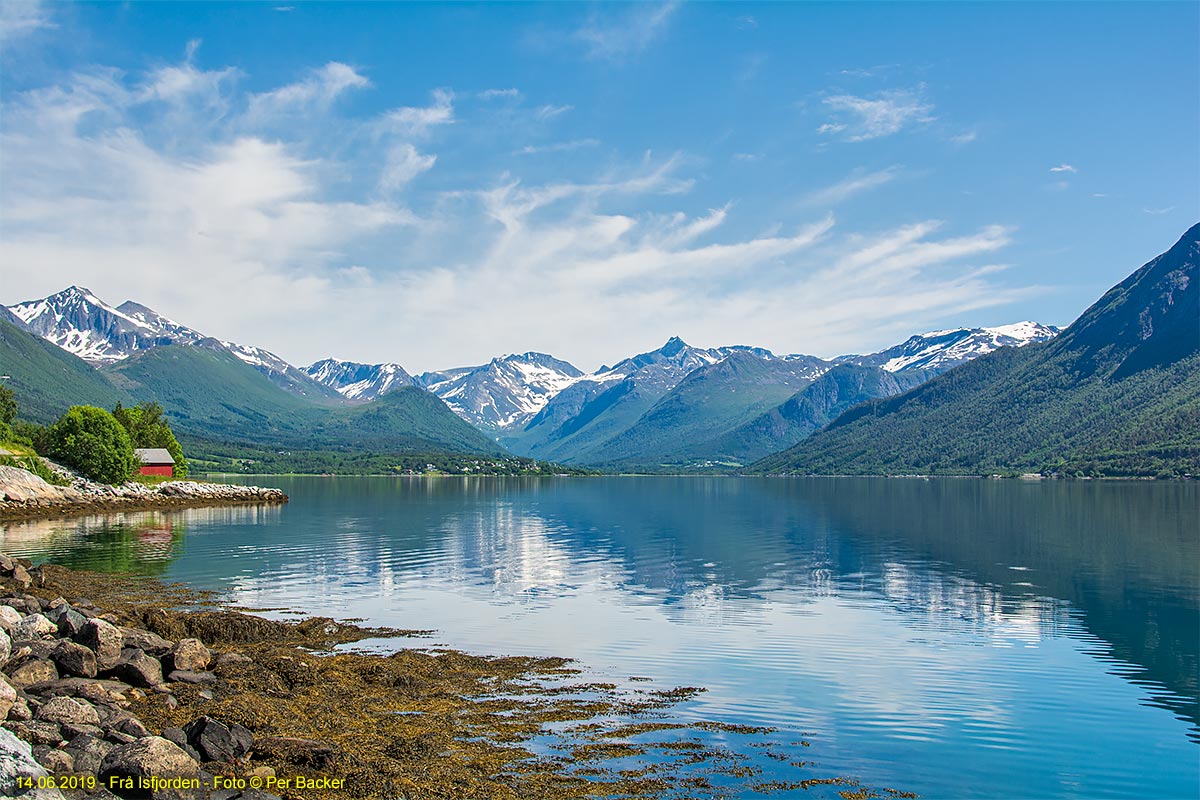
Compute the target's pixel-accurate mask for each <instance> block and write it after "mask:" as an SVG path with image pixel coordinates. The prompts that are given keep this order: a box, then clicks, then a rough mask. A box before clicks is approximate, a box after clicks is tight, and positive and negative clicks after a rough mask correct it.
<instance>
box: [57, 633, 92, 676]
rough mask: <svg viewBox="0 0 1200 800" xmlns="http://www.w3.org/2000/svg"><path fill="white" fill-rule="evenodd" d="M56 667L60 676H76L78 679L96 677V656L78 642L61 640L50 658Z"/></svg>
mask: <svg viewBox="0 0 1200 800" xmlns="http://www.w3.org/2000/svg"><path fill="white" fill-rule="evenodd" d="M50 657H51V658H52V659H53V660H54V663H55V664H57V665H58V672H59V674H60V675H76V676H78V677H80V678H94V677H96V670H97V666H96V654H95V653H94V652H92V650H91V649H90V648H87V647H84V646H83V645H81V644H79V643H78V642H72V641H71V640H69V639H63V640H62V641H60V642H59V643H58V646H57V647H55V648H54V652H53V653H52V654H51V656H50Z"/></svg>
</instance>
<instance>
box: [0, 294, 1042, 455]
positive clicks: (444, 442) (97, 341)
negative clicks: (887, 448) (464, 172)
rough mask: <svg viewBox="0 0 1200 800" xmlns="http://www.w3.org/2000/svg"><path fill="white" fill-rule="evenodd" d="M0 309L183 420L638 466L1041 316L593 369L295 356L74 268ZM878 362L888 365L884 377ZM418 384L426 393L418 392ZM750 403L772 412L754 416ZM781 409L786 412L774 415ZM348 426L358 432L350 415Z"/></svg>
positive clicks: (968, 349) (898, 385)
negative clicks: (843, 348) (862, 340)
mask: <svg viewBox="0 0 1200 800" xmlns="http://www.w3.org/2000/svg"><path fill="white" fill-rule="evenodd" d="M4 311H5V316H4V318H5V319H6V320H7V322H8V323H9V324H10V325H13V326H15V327H18V328H20V329H22V330H23V331H24V332H25V333H28V334H36V335H37V336H39V337H41V338H42V339H43V340H44V342H45V343H50V344H53V345H55V346H57V348H58V349H59V350H60V351H61V352H62V353H64V354H71V355H72V356H77V357H78V359H80V360H82V361H83V362H86V364H72V366H71V368H70V370H69V371H71V372H73V373H76V374H78V375H83V374H89V372H88V369H87V366H88V365H91V367H92V371H93V372H95V373H96V374H95V375H91V374H89V380H88V381H85V382H84V384H86V385H88V386H90V387H91V388H90V389H89V390H88V392H86V393H85V394H88V396H95V397H97V398H104V399H105V402H110V403H111V402H115V400H124V401H126V402H133V401H137V400H141V399H154V400H157V401H158V402H160V403H162V404H163V406H164V407H165V408H166V409H167V412H168V414H169V415H170V416H171V417H172V418H173V419H174V420H176V425H177V427H179V428H180V429H181V430H182V431H183V432H184V433H185V434H190V435H192V436H195V437H207V438H214V437H215V438H217V439H225V440H240V441H245V442H250V443H254V444H261V445H271V446H286V447H350V446H363V445H366V444H371V445H372V446H375V447H389V448H401V449H403V448H407V447H410V446H412V447H431V446H436V447H452V448H455V449H458V450H465V451H467V452H489V451H490V452H495V451H497V450H498V449H499V446H500V445H502V446H503V447H504V448H507V449H508V450H509V451H510V452H513V453H516V454H518V455H521V456H528V457H533V458H538V459H546V460H554V461H559V462H563V463H571V464H581V465H599V466H606V467H613V468H638V469H661V468H669V467H676V466H683V467H688V468H691V467H695V466H701V467H703V466H712V465H714V464H721V465H726V466H728V465H738V464H742V463H748V462H749V461H751V460H753V459H755V458H758V457H761V456H762V455H766V454H767V453H770V452H774V451H776V450H779V449H781V448H784V447H787V446H790V445H792V444H794V443H796V442H798V441H800V439H802V438H803V437H804V436H807V435H808V434H809V433H811V431H813V430H815V429H816V428H818V427H820V425H822V424H824V422H827V421H828V420H829V419H832V417H833V416H836V413H837V412H838V411H840V410H844V409H845V408H849V407H850V406H851V405H854V404H855V403H857V402H861V401H862V400H866V399H872V398H878V397H885V396H888V395H889V394H892V393H895V392H898V391H902V390H903V389H905V388H907V387H910V386H913V385H916V384H917V383H919V382H921V381H924V380H927V379H928V378H929V377H931V376H932V375H935V374H937V373H938V372H939V371H942V370H945V369H949V368H950V367H952V366H954V365H956V364H959V363H962V362H964V361H966V360H969V359H971V358H973V357H976V356H978V355H982V354H984V353H988V352H991V351H992V350H994V349H996V348H998V347H1001V346H1005V345H1018V346H1019V345H1024V344H1028V343H1030V342H1036V341H1042V340H1044V339H1047V338H1049V337H1051V336H1053V335H1055V333H1057V329H1056V328H1053V327H1049V326H1043V325H1038V324H1036V323H1032V322H1025V323H1018V324H1016V325H1010V326H1005V327H1003V328H978V329H965V328H964V329H956V330H951V331H936V332H933V333H928V334H920V335H917V336H913V337H911V338H910V339H908V340H907V341H905V342H903V343H901V344H898V345H896V346H895V347H891V348H888V349H887V350H884V351H880V352H879V353H872V354H867V355H848V356H841V357H839V358H836V359H832V360H825V359H820V358H817V357H815V356H807V355H783V356H779V355H776V354H774V353H772V352H771V351H769V350H766V349H764V348H759V347H750V346H745V345H735V346H729V347H718V348H699V347H693V346H691V345H689V344H687V343H686V342H684V341H682V340H681V339H679V338H677V337H673V338H671V339H670V340H668V341H667V342H666V343H665V344H664V345H663V346H662V347H660V348H658V349H656V350H652V351H648V352H645V353H640V354H637V355H634V356H630V357H628V358H625V359H622V360H620V361H617V362H616V363H614V364H613V365H612V366H602V367H601V368H599V369H598V370H596V371H595V372H592V373H584V372H583V371H582V370H580V369H578V368H577V367H575V366H574V365H572V364H570V363H568V362H566V361H563V360H560V359H557V358H554V357H553V356H550V355H547V354H545V353H536V352H527V353H521V354H512V355H505V356H501V357H498V358H494V359H492V360H491V361H489V362H488V363H486V364H483V365H479V366H473V367H456V368H451V369H445V370H437V371H431V372H425V373H421V374H419V375H415V376H414V375H412V374H410V373H409V372H408V371H407V370H405V369H404V368H403V367H402V366H401V365H399V364H396V363H384V364H361V363H355V362H349V361H339V360H335V359H325V360H322V361H318V362H316V363H314V364H312V365H310V366H308V367H305V368H303V369H298V368H296V367H294V366H292V365H291V364H289V363H288V362H287V361H285V360H284V359H283V358H281V357H279V356H277V355H275V354H274V353H272V352H270V351H268V350H264V349H262V348H258V347H254V346H250V345H243V344H239V343H236V342H230V341H225V340H221V339H217V338H214V337H210V336H206V335H205V334H203V333H201V332H199V331H197V330H195V329H193V328H190V327H188V326H186V325H183V324H180V323H178V322H175V321H174V320H172V319H170V318H168V317H166V316H163V315H162V314H159V313H157V312H156V311H154V310H153V309H150V308H148V307H146V306H144V305H141V304H139V303H137V302H134V301H132V300H127V301H125V302H124V303H122V304H120V305H118V306H111V305H109V304H107V303H105V302H104V301H103V300H101V299H100V298H99V297H97V296H96V295H95V293H93V292H91V291H89V290H88V289H85V288H81V287H77V286H72V287H68V288H67V289H65V290H63V291H61V292H58V293H57V294H54V295H51V296H49V297H46V298H42V299H40V300H31V301H27V302H23V303H17V304H15V305H13V306H10V307H8V308H6V309H5V310H4ZM9 333H10V335H9V337H8V338H13V335H12V334H11V332H9ZM30 347H31V345H30V344H29V342H24V348H25V350H29V349H30ZM38 349H39V350H44V348H38ZM58 360H59V361H62V360H63V359H62V358H59V359H58ZM847 370H857V371H858V372H860V373H862V374H864V375H865V376H868V377H866V378H864V379H863V380H860V381H858V382H857V383H855V384H854V385H853V386H851V385H849V384H846V383H844V382H843V383H842V384H839V388H840V391H839V392H837V393H836V395H835V396H833V397H832V398H831V396H830V394H829V392H828V391H825V392H824V393H823V394H820V392H819V391H818V390H819V389H820V387H823V386H825V385H826V384H827V383H828V382H829V380H828V379H825V378H824V376H825V375H827V374H832V375H833V376H834V377H836V376H837V375H841V374H842V373H844V372H845V371H847ZM876 373H877V374H876ZM893 373H894V374H895V375H898V376H902V377H899V378H889V377H887V376H890V375H892V374H893ZM97 377H98V378H99V379H100V380H99V381H97ZM814 384H815V386H814ZM101 387H103V389H102V390H101ZM215 387H220V392H219V393H218V392H217V391H216V390H215ZM29 388H30V389H32V388H34V387H29ZM61 389H62V387H59V388H58V390H57V391H55V392H42V393H38V392H36V391H33V392H32V394H33V395H34V396H35V397H37V398H38V401H40V402H41V404H42V405H43V406H45V408H44V409H43V410H44V413H41V414H40V415H39V414H38V411H39V409H38V408H37V407H34V408H31V409H30V411H31V412H32V413H33V414H34V415H35V416H41V417H43V418H48V417H50V416H53V413H57V412H58V411H59V410H61V409H60V407H61V406H63V403H62V402H55V401H54V398H56V397H67V396H69V395H70V393H66V394H63V393H62V391H61ZM806 390H807V391H808V392H809V393H810V394H811V395H813V396H817V395H818V394H820V396H821V397H822V398H823V399H822V402H821V403H819V408H818V407H816V406H814V405H813V404H812V403H811V402H802V401H801V400H800V399H799V393H801V392H804V391H806ZM426 395H433V396H435V397H436V398H438V399H440V401H441V404H437V403H435V404H431V403H430V401H429V399H424V400H418V398H421V397H424V396H426ZM406 403H407V404H409V405H411V404H418V405H420V412H419V413H416V412H413V411H412V410H411V409H410V412H409V413H408V416H407V417H406V416H405V414H403V413H399V412H397V408H398V407H400V406H404V405H405V404H406ZM789 403H790V404H789ZM443 404H444V405H443ZM35 406H36V403H35ZM51 407H53V408H51ZM438 407H440V410H441V411H445V410H446V409H449V410H450V411H453V412H454V414H456V415H457V416H458V417H459V418H461V419H462V420H464V421H466V422H468V423H470V425H471V426H473V427H474V428H475V429H477V430H478V432H479V433H475V432H472V433H471V434H470V435H466V429H465V426H462V425H459V424H450V423H449V420H448V418H447V417H446V415H445V414H441V415H440V416H441V422H440V423H437V424H433V425H432V427H431V426H430V425H428V424H417V423H416V421H415V420H417V419H418V418H420V419H424V418H425V417H428V416H430V415H432V417H438V416H439V414H438V413H437V408H438ZM409 417H411V418H409ZM760 417H761V418H769V419H771V420H772V421H773V422H772V423H771V424H766V425H764V424H763V422H762V421H761V420H760ZM783 419H786V420H787V421H788V423H787V424H783V425H781V424H779V422H778V421H779V420H783ZM367 420H371V421H372V422H371V423H368V422H367ZM389 425H390V426H391V427H389ZM406 426H410V427H412V429H411V430H410V429H409V427H406ZM439 426H440V427H439ZM363 427H366V428H369V429H371V430H374V431H375V433H374V435H373V436H368V435H366V434H364V433H362V432H361V431H360V432H359V433H355V431H356V430H358V429H359V428H363ZM442 428H444V430H441V429H442ZM485 442H486V444H485Z"/></svg>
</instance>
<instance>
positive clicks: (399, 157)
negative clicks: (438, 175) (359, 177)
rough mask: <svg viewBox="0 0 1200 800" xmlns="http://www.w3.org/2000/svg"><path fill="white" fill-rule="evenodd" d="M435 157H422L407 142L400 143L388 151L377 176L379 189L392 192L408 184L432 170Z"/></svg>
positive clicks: (431, 155)
mask: <svg viewBox="0 0 1200 800" xmlns="http://www.w3.org/2000/svg"><path fill="white" fill-rule="evenodd" d="M436 162H437V156H436V155H433V154H429V155H423V154H421V153H418V152H417V148H416V147H414V146H413V145H412V144H411V143H409V142H401V143H399V144H396V145H393V146H392V147H391V148H389V149H388V154H387V161H386V162H385V164H384V167H383V172H382V173H380V176H379V188H381V189H383V190H384V191H385V192H394V191H396V190H397V189H401V188H403V187H404V186H406V185H407V184H408V182H409V181H411V180H412V179H413V178H415V177H417V176H418V175H420V174H421V173H422V172H428V171H429V170H431V169H433V165H434V164H435V163H436Z"/></svg>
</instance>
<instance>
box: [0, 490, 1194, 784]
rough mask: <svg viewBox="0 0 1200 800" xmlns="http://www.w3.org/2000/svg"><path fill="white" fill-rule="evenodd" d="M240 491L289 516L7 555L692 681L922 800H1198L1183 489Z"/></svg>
mask: <svg viewBox="0 0 1200 800" xmlns="http://www.w3.org/2000/svg"><path fill="white" fill-rule="evenodd" d="M253 481H254V482H255V483H260V484H269V485H277V486H279V487H280V488H282V489H284V490H285V491H287V492H288V493H289V495H290V496H291V497H292V502H291V503H290V504H289V505H288V506H286V507H283V508H274V509H270V510H267V509H262V510H260V509H244V508H231V509H211V510H206V511H195V510H193V511H186V512H180V513H179V514H177V515H176V514H171V515H165V514H164V515H157V518H158V520H159V521H158V522H156V523H153V524H150V523H149V522H145V521H144V522H143V523H134V522H132V521H125V522H114V521H111V520H110V521H106V522H103V523H100V522H96V521H92V520H88V521H77V522H72V523H61V522H58V523H35V524H26V523H22V524H19V525H12V526H8V527H7V528H6V529H5V531H4V536H5V542H4V545H3V546H4V549H7V550H10V551H12V552H16V553H19V554H25V555H31V556H37V557H39V558H50V559H53V560H56V561H59V562H62V563H66V564H68V565H72V566H80V567H90V568H102V569H107V568H113V567H112V565H115V564H130V565H131V566H128V567H126V568H127V569H133V570H141V571H146V572H151V573H154V574H164V575H165V577H167V578H169V579H172V580H184V581H187V582H190V583H192V584H193V585H195V586H197V587H200V588H212V589H220V590H225V591H226V592H228V594H229V596H230V597H231V598H232V599H234V600H236V601H237V602H239V603H241V604H245V605H249V606H259V607H281V606H290V607H294V608H299V609H303V610H305V611H308V612H311V613H320V614H327V615H331V616H343V617H345V616H354V617H364V618H367V619H369V620H370V621H371V622H372V623H378V624H388V625H396V626H399V627H421V628H437V629H438V630H439V633H438V638H439V641H444V642H445V643H447V644H450V645H453V646H457V647H465V648H468V649H473V650H476V651H482V652H496V653H531V654H539V653H544V654H553V655H570V656H577V657H579V658H580V659H581V660H582V661H583V662H584V663H586V664H587V665H589V666H591V667H594V668H595V669H596V670H598V671H600V672H602V673H603V674H606V675H609V676H612V677H614V678H617V679H619V678H621V677H622V676H627V675H650V676H652V677H654V678H655V679H656V680H657V681H660V682H663V683H667V682H670V683H672V684H675V683H687V684H698V685H704V686H706V687H708V688H709V690H710V691H709V692H708V693H706V694H705V695H702V696H701V697H700V698H699V699H698V700H696V701H694V703H693V704H692V705H694V706H695V713H696V714H697V715H698V716H720V717H723V718H725V719H728V720H732V721H740V722H748V723H752V724H776V725H779V726H781V727H782V728H783V729H784V730H785V731H792V732H795V733H799V732H810V733H813V734H814V739H815V741H814V747H813V750H814V754H819V755H820V757H821V759H822V762H823V763H826V764H832V765H835V766H836V767H837V768H838V769H839V770H845V771H848V772H850V773H852V774H856V775H858V776H859V777H862V778H864V780H865V781H866V782H867V783H873V784H875V785H879V784H880V783H881V782H883V783H885V785H887V783H889V782H890V785H899V786H901V787H902V788H906V789H913V790H916V791H919V792H921V793H922V794H925V795H926V796H938V795H941V796H956V797H957V796H1002V795H1003V793H1002V792H998V791H997V789H998V787H1005V788H1006V789H1009V790H1014V786H1015V790H1016V791H1017V792H1018V793H1019V794H1021V796H1031V797H1042V796H1048V797H1059V796H1061V797H1071V796H1079V795H1081V794H1087V795H1090V796H1126V797H1133V796H1147V795H1150V794H1155V793H1157V795H1158V796H1164V797H1174V796H1188V797H1191V796H1196V794H1197V793H1198V792H1200V763H1198V759H1197V757H1196V756H1197V751H1196V749H1195V748H1196V743H1197V742H1200V734H1198V731H1200V712H1198V707H1200V692H1198V690H1197V672H1198V669H1200V575H1198V567H1197V565H1198V564H1200V542H1198V539H1200V522H1198V519H1197V513H1198V512H1197V509H1198V508H1200V492H1198V490H1197V486H1196V484H1194V483H1165V482H1128V483H1111V482H1103V483H1102V482H1049V481H1044V482H1021V481H988V480H969V479H943V480H897V479H892V480H887V479H765V478H764V479H758V478H753V479H750V478H744V479H743V478H584V479H567V478H563V479H483V480H477V479H467V480H460V479H403V478H328V479H321V478H255V479H253ZM129 516H130V517H134V516H136V515H129ZM146 519H147V520H149V519H150V518H146ZM165 519H171V520H172V523H171V524H172V525H173V526H174V525H179V526H182V527H181V528H180V530H182V529H183V528H186V535H184V536H182V537H180V536H179V535H178V533H176V529H175V528H174V527H172V528H171V530H172V534H171V537H170V542H169V544H168V543H166V542H165V540H160V539H161V537H162V531H161V529H159V532H158V533H154V534H151V536H150V538H151V539H152V540H154V541H155V542H156V544H155V545H154V546H151V545H150V544H149V543H147V542H144V541H143V539H142V538H141V534H138V533H136V532H135V531H136V530H137V529H138V528H137V525H138V524H150V526H151V527H153V525H154V524H156V525H162V524H163V523H162V520H165ZM25 525H30V526H31V528H36V529H37V530H38V531H40V532H39V533H37V534H36V535H33V534H32V533H31V530H30V529H27V528H26V527H24V526H25ZM164 545H165V555H160V554H162V553H163V552H164ZM1167 712H1169V713H1167ZM1014 776H1019V777H1014ZM1013 781H1017V784H1013V783H1012V782H1013ZM1011 795H1012V791H1008V796H1011Z"/></svg>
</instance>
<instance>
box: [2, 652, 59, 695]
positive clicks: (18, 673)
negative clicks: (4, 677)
mask: <svg viewBox="0 0 1200 800" xmlns="http://www.w3.org/2000/svg"><path fill="white" fill-rule="evenodd" d="M54 680H58V668H57V667H55V666H54V662H53V661H49V660H47V659H42V658H31V659H30V660H28V661H26V662H24V663H23V664H21V665H20V666H18V667H17V668H16V669H14V670H12V671H11V672H9V673H8V682H9V683H11V684H12V685H13V686H16V687H17V688H19V689H23V688H25V687H26V686H33V685H34V684H36V683H45V682H46V681H54Z"/></svg>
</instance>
